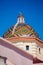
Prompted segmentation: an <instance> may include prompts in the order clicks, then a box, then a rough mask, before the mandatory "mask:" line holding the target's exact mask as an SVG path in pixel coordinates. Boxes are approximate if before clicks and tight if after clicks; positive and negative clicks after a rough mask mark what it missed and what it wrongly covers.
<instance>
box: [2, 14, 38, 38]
mask: <svg viewBox="0 0 43 65" xmlns="http://www.w3.org/2000/svg"><path fill="white" fill-rule="evenodd" d="M3 37H4V38H11V37H28V38H39V36H38V35H37V33H36V32H35V31H34V30H33V28H32V27H31V26H29V25H27V24H25V21H24V16H22V15H19V16H18V19H17V23H16V24H15V25H14V26H12V27H11V28H10V29H8V31H6V32H5V34H4V35H3Z"/></svg>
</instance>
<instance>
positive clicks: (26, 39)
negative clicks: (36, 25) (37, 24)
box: [0, 14, 43, 65]
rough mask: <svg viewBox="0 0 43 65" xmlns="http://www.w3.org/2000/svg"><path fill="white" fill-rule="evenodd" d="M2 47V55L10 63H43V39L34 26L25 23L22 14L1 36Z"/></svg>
mask: <svg viewBox="0 0 43 65" xmlns="http://www.w3.org/2000/svg"><path fill="white" fill-rule="evenodd" d="M0 49H1V50H0V52H1V53H0V55H1V56H4V57H6V58H8V59H7V63H8V64H9V63H10V64H9V65H12V64H14V65H24V64H25V65H28V64H29V63H30V64H31V65H33V64H34V65H35V64H36V65H40V64H41V63H43V41H41V40H40V37H39V36H38V34H37V33H36V32H35V31H34V30H33V28H32V27H30V26H29V25H27V24H26V23H25V19H24V16H23V15H22V14H20V15H19V16H18V18H17V23H16V24H15V25H14V26H12V27H11V28H10V29H9V30H8V31H7V32H5V34H4V35H3V38H0ZM2 49H3V50H4V52H3V51H2ZM6 50H7V52H6ZM8 60H9V61H8ZM11 62H12V63H11ZM39 63H40V64H39Z"/></svg>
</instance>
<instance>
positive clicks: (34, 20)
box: [0, 0, 43, 40]
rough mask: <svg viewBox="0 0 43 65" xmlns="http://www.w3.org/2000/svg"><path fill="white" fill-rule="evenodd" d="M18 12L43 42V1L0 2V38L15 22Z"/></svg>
mask: <svg viewBox="0 0 43 65" xmlns="http://www.w3.org/2000/svg"><path fill="white" fill-rule="evenodd" d="M19 12H22V13H23V15H24V17H25V23H26V24H28V25H30V26H32V28H33V29H34V30H35V31H36V32H37V33H38V35H39V36H40V38H41V40H43V0H0V36H3V34H4V33H5V32H6V31H7V30H8V29H9V28H10V27H11V26H13V25H14V24H15V23H16V22H17V16H18V14H19Z"/></svg>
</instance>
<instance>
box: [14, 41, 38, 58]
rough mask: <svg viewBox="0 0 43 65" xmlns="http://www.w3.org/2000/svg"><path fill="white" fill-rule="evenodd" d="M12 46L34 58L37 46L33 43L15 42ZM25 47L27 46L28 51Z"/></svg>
mask: <svg viewBox="0 0 43 65" xmlns="http://www.w3.org/2000/svg"><path fill="white" fill-rule="evenodd" d="M14 45H15V46H17V47H18V48H20V49H22V50H24V51H26V52H27V53H30V54H31V55H33V56H35V57H36V51H37V44H36V43H35V42H17V43H14ZM26 45H29V50H26Z"/></svg>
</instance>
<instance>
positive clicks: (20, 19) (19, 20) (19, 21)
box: [17, 13, 25, 23]
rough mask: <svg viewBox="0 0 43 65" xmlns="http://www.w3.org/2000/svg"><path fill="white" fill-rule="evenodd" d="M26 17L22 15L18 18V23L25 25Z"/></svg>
mask: <svg viewBox="0 0 43 65" xmlns="http://www.w3.org/2000/svg"><path fill="white" fill-rule="evenodd" d="M24 22H25V20H24V16H23V14H22V13H20V14H19V16H18V18H17V23H24Z"/></svg>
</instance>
